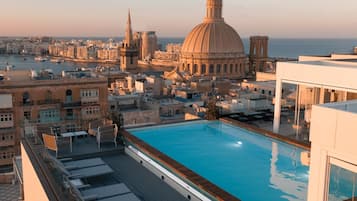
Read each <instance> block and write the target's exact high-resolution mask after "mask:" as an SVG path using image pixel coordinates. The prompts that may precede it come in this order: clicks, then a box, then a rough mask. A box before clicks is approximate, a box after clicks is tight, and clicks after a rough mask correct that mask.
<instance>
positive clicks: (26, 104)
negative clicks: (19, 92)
mask: <svg viewBox="0 0 357 201" xmlns="http://www.w3.org/2000/svg"><path fill="white" fill-rule="evenodd" d="M34 103H35V102H34V101H26V102H19V103H17V106H20V107H29V106H33V105H34Z"/></svg>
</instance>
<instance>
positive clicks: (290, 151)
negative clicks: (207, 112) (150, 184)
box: [129, 121, 309, 201]
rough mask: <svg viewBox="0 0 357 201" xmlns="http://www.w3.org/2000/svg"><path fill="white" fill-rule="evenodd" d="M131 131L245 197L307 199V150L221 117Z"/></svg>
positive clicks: (252, 199) (276, 200)
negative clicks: (304, 157) (303, 156)
mask: <svg viewBox="0 0 357 201" xmlns="http://www.w3.org/2000/svg"><path fill="white" fill-rule="evenodd" d="M129 132H130V133H132V134H133V135H134V136H136V137H138V138H140V139H141V140H143V141H145V142H146V143H147V144H149V145H151V146H153V147H154V148H156V149H157V150H159V151H161V152H163V153H165V154H166V155H168V156H169V157H171V158H173V159H175V160H176V161H177V162H179V163H181V164H183V165H184V166H186V167H187V168H189V169H191V170H193V171H194V172H196V173H197V174H199V175H201V176H202V177H204V178H206V179H207V180H209V181H210V182H212V183H214V184H216V185H217V186H219V187H220V188H222V189H224V190H225V191H227V192H229V193H230V194H232V195H234V196H236V197H237V198H239V199H241V200H243V201H262V200H269V201H282V200H289V201H303V200H306V199H307V183H308V171H309V168H308V167H306V166H303V165H302V164H301V162H300V153H301V152H302V151H305V150H303V149H300V148H297V147H295V146H292V145H289V144H286V143H283V142H280V141H276V140H273V139H271V138H267V137H264V136H262V135H259V134H256V133H253V132H250V131H247V130H245V129H242V128H239V127H236V126H233V125H230V124H226V123H223V122H220V121H214V122H208V121H198V122H191V123H185V124H176V125H169V126H159V127H150V128H140V129H131V130H129Z"/></svg>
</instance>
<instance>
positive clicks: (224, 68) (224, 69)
mask: <svg viewBox="0 0 357 201" xmlns="http://www.w3.org/2000/svg"><path fill="white" fill-rule="evenodd" d="M223 72H224V73H227V64H224V67H223Z"/></svg>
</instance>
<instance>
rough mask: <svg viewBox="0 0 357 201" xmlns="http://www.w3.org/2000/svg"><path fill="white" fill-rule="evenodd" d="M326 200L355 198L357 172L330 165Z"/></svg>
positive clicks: (337, 200)
mask: <svg viewBox="0 0 357 201" xmlns="http://www.w3.org/2000/svg"><path fill="white" fill-rule="evenodd" d="M329 179H330V182H329V194H328V201H342V200H353V199H351V198H354V200H357V199H356V197H357V173H356V172H352V171H349V170H347V169H344V168H342V167H339V166H336V165H331V169H330V178H329Z"/></svg>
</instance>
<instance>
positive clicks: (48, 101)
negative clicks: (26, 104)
mask: <svg viewBox="0 0 357 201" xmlns="http://www.w3.org/2000/svg"><path fill="white" fill-rule="evenodd" d="M59 103H61V100H60V99H45V100H38V101H36V104H37V105H54V104H59Z"/></svg>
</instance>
